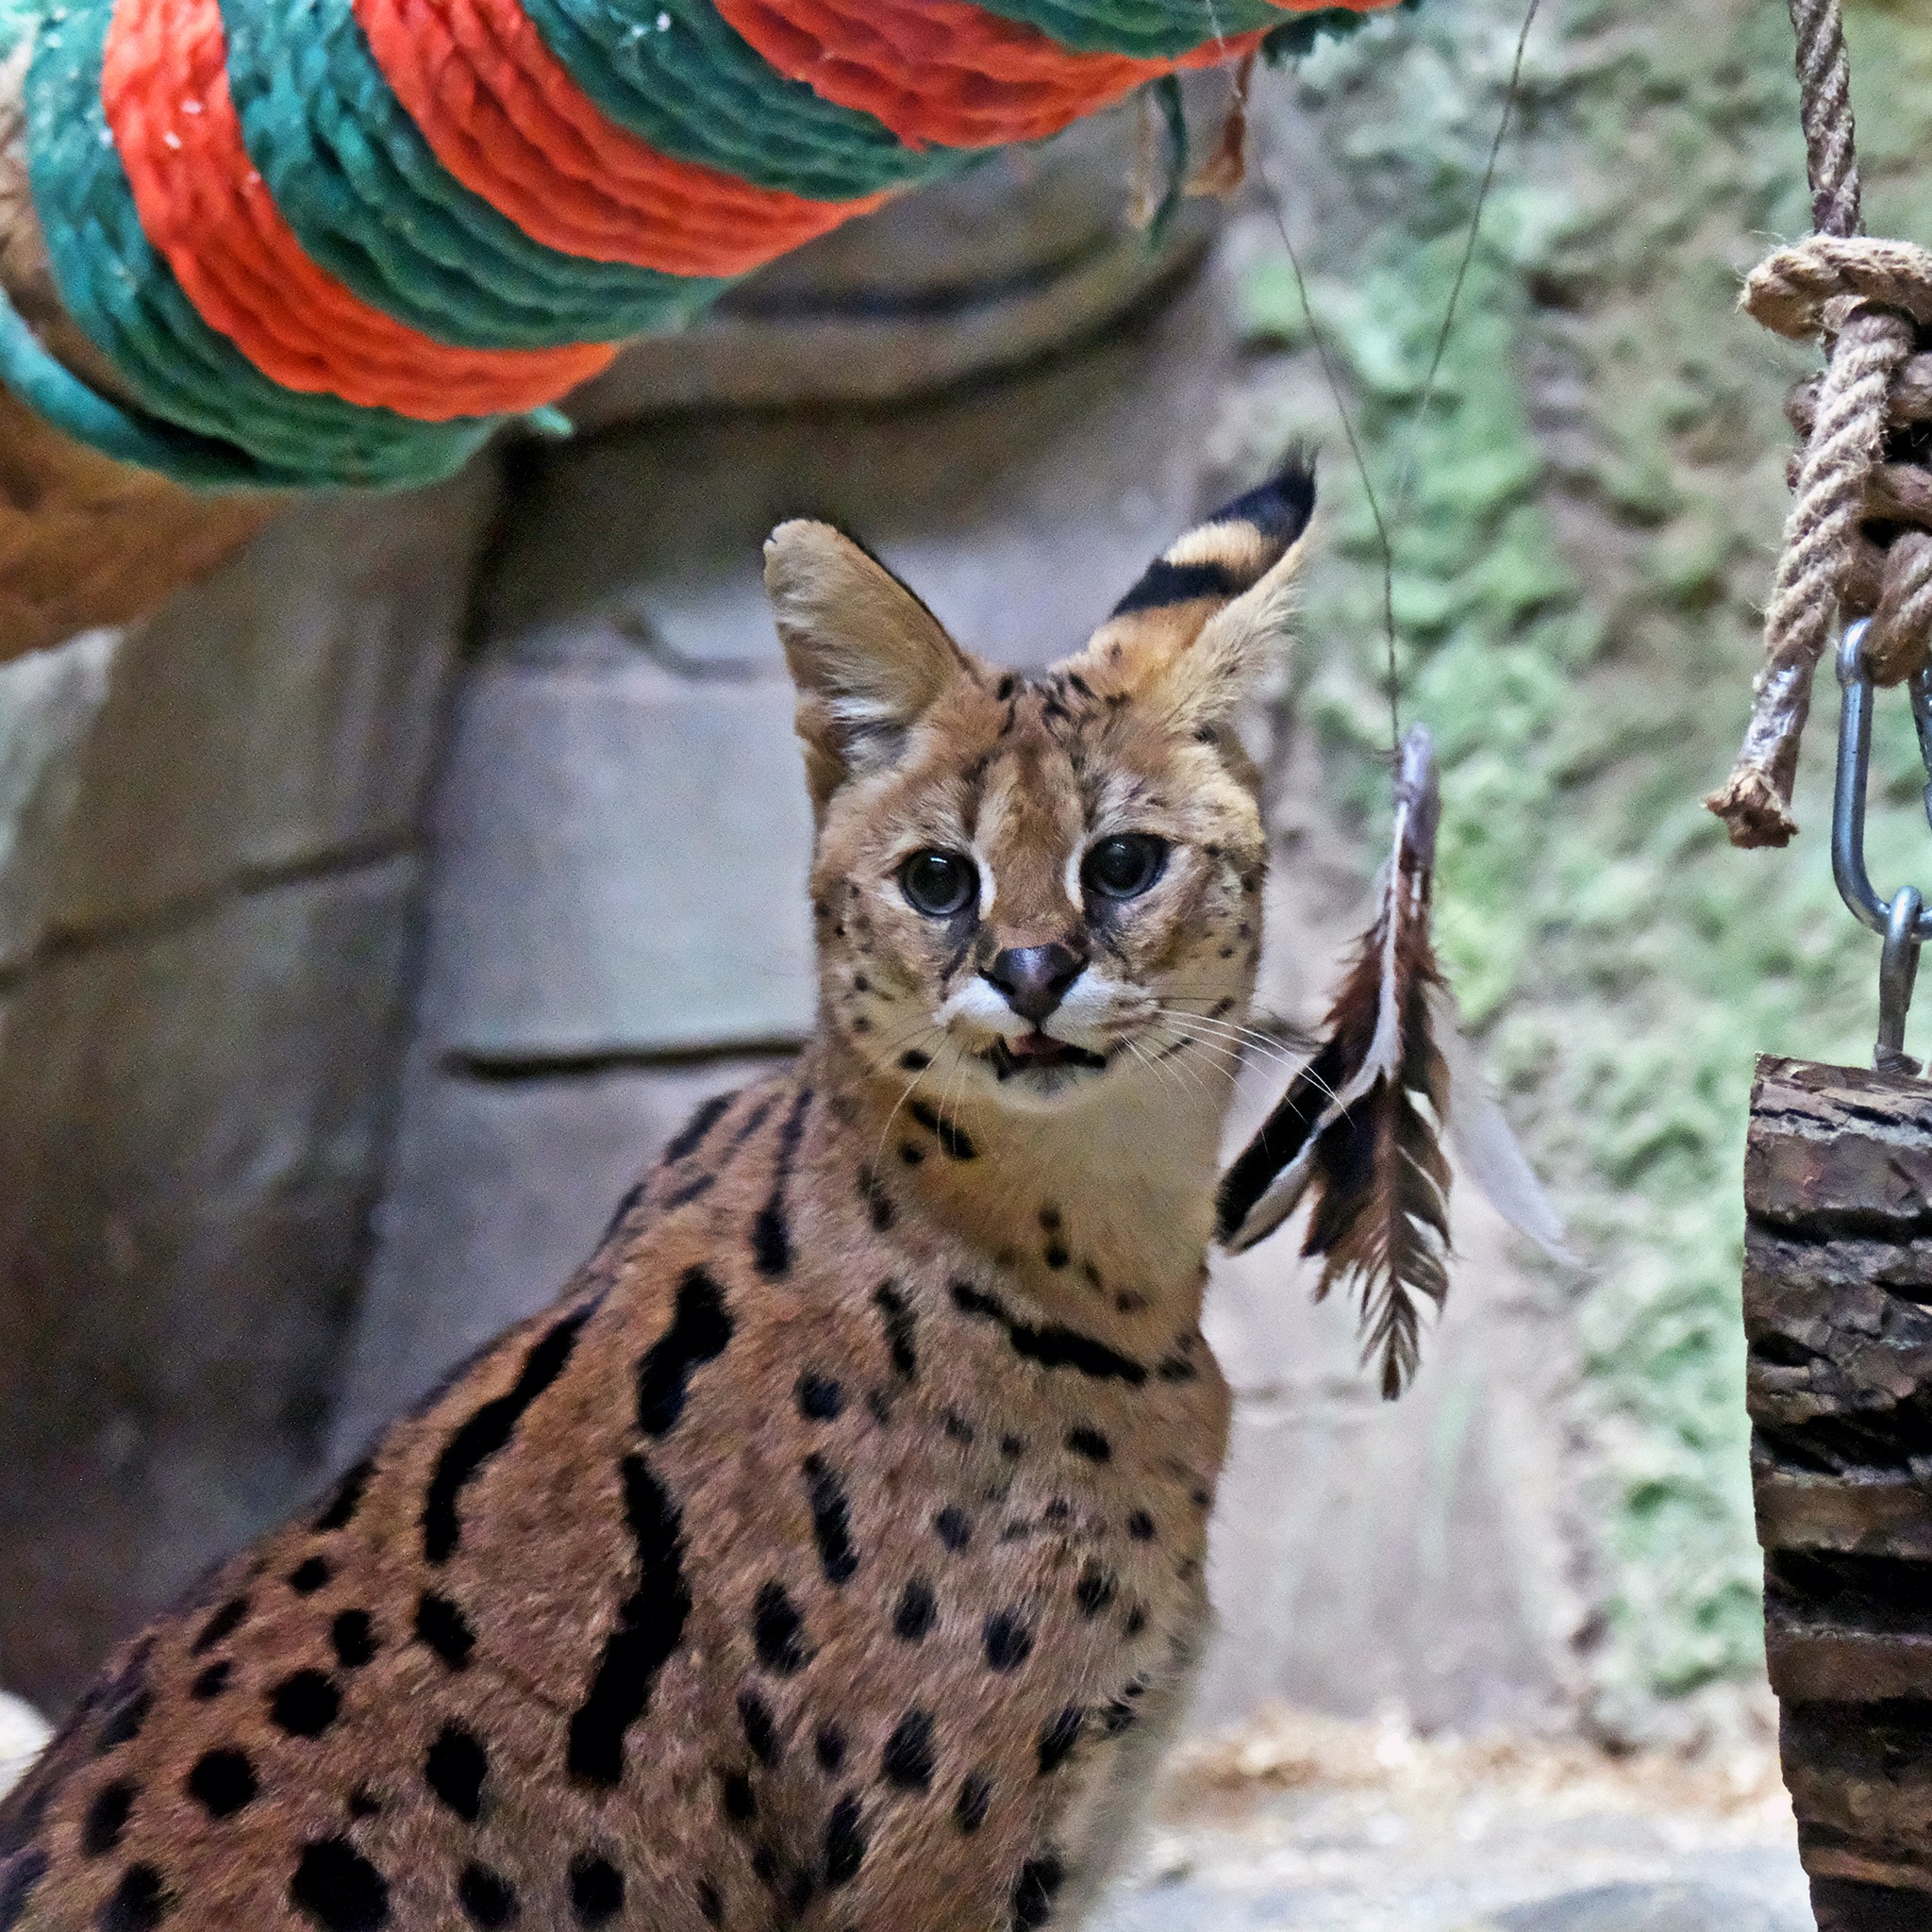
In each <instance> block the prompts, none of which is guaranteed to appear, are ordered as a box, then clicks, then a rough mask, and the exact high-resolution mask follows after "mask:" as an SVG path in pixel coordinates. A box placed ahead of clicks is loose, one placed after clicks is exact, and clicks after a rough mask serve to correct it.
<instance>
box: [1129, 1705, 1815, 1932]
mask: <svg viewBox="0 0 1932 1932" xmlns="http://www.w3.org/2000/svg"><path fill="white" fill-rule="evenodd" d="M1747 1728H1750V1729H1757V1727H1756V1726H1750V1727H1747ZM1810 1925H1811V1917H1810V1912H1809V1909H1808V1907H1807V1902H1806V1890H1805V1881H1804V1874H1803V1873H1802V1871H1801V1870H1800V1868H1799V1865H1798V1855H1797V1842H1796V1835H1795V1831H1794V1828H1793V1825H1792V1822H1791V1811H1790V1803H1789V1801H1788V1799H1787V1797H1786V1795H1785V1790H1784V1787H1783V1785H1782V1783H1781V1782H1780V1780H1779V1777H1778V1771H1777V1759H1776V1753H1775V1751H1774V1748H1773V1746H1772V1744H1771V1741H1770V1737H1769V1733H1768V1730H1763V1731H1761V1732H1760V1733H1759V1735H1757V1736H1754V1737H1750V1738H1748V1739H1747V1740H1744V1741H1737V1742H1733V1743H1730V1744H1727V1745H1724V1746H1719V1747H1713V1748H1711V1749H1709V1750H1707V1752H1706V1753H1705V1754H1704V1755H1703V1756H1702V1757H1699V1758H1695V1759H1686V1758H1682V1757H1667V1756H1663V1755H1660V1754H1656V1755H1654V1754H1637V1755H1631V1756H1626V1757H1607V1756H1606V1755H1604V1754H1603V1753H1602V1752H1600V1751H1598V1750H1596V1749H1595V1748H1594V1747H1592V1746H1591V1745H1590V1744H1588V1743H1585V1742H1582V1741H1580V1740H1575V1739H1574V1738H1571V1739H1533V1738H1528V1737H1524V1736H1521V1735H1513V1736H1512V1735H1508V1734H1498V1735H1494V1736H1491V1737H1489V1738H1485V1739H1476V1740H1456V1739H1423V1738H1418V1737H1417V1736H1415V1735H1414V1734H1413V1733H1412V1732H1410V1731H1409V1730H1408V1729H1407V1727H1406V1725H1405V1724H1402V1722H1401V1721H1400V1720H1399V1719H1396V1718H1394V1717H1392V1716H1391V1717H1390V1718H1387V1719H1385V1720H1383V1721H1382V1722H1380V1723H1372V1724H1356V1723H1349V1722H1345V1721H1343V1720H1340V1719H1335V1718H1325V1717H1318V1716H1313V1715H1310V1714H1308V1713H1306V1712H1293V1711H1286V1710H1277V1711H1274V1712H1271V1713H1270V1714H1268V1715H1267V1716H1266V1717H1264V1718H1263V1719H1261V1720H1259V1721H1257V1722H1256V1723H1254V1724H1249V1725H1247V1726H1244V1727H1243V1728H1242V1729H1241V1730H1239V1731H1235V1732H1230V1733H1228V1734H1226V1735H1224V1736H1223V1737H1221V1738H1218V1739H1215V1740H1209V1741H1206V1742H1201V1743H1195V1744H1191V1745H1188V1746H1186V1747H1184V1748H1183V1750H1182V1752H1181V1753H1180V1754H1179V1755H1178V1756H1177V1757H1176V1759H1175V1760H1174V1764H1173V1766H1172V1768H1171V1772H1170V1775H1169V1779H1168V1784H1167V1789H1166V1792H1165V1794H1164V1798H1163V1802H1162V1803H1161V1805H1160V1807H1159V1809H1158V1814H1157V1817H1156V1820H1155V1824H1154V1828H1153V1830H1152V1831H1151V1832H1150V1833H1149V1834H1148V1836H1147V1838H1146V1840H1145V1842H1144V1845H1143V1849H1142V1852H1141V1857H1140V1858H1139V1860H1138V1862H1137V1864H1136V1865H1135V1867H1134V1868H1133V1869H1132V1870H1130V1871H1129V1872H1128V1873H1127V1874H1124V1877H1123V1879H1122V1881H1121V1883H1120V1884H1119V1885H1118V1887H1117V1888H1116V1890H1115V1891H1114V1893H1113V1896H1112V1898H1111V1899H1110V1901H1109V1903H1108V1907H1107V1908H1106V1909H1105V1910H1104V1911H1103V1913H1102V1914H1101V1917H1100V1920H1099V1922H1098V1924H1097V1926H1096V1928H1095V1932H1344V1928H1345V1932H1809V1928H1810Z"/></svg>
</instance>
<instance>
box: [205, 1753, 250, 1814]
mask: <svg viewBox="0 0 1932 1932" xmlns="http://www.w3.org/2000/svg"><path fill="white" fill-rule="evenodd" d="M257 1790H258V1786H257V1784H256V1781H255V1767H254V1765H252V1764H251V1763H249V1761H248V1754H247V1753H246V1752H245V1751H237V1750H233V1749H223V1750H219V1751H204V1752H203V1753H202V1754H201V1756H200V1757H197V1758H196V1759H195V1760H194V1766H193V1769H192V1770H191V1771H190V1772H189V1774H188V1795H189V1796H190V1797H191V1798H192V1799H193V1800H194V1801H195V1803H196V1804H198V1805H199V1806H200V1807H201V1808H202V1809H203V1810H204V1811H206V1812H207V1813H208V1816H209V1817H210V1818H227V1817H229V1816H231V1815H232V1814H233V1813H235V1812H237V1811H239V1810H241V1809H242V1807H243V1806H244V1805H246V1804H248V1803H250V1802H251V1801H252V1800H253V1798H254V1796H255V1793H256V1791H257Z"/></svg>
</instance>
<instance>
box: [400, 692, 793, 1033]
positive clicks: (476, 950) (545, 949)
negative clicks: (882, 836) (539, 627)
mask: <svg viewBox="0 0 1932 1932" xmlns="http://www.w3.org/2000/svg"><path fill="white" fill-rule="evenodd" d="M791 708H792V698H791V687H790V686H789V685H788V684H786V683H784V682H782V681H779V680H775V679H772V680H766V681H761V682H752V683H733V684H692V683H689V682H685V681H680V680H677V679H675V678H672V677H669V676H667V675H664V674H663V673H661V672H658V671H655V670H652V669H650V668H649V667H641V668H638V669H634V670H632V671H627V672H622V673H617V674H613V675H606V676H600V677H592V676H587V675H576V674H573V673H555V672H553V673H532V672H524V671H496V672H491V673H488V674H486V675H483V676H481V677H480V678H479V679H478V680H477V681H476V682H475V685H474V686H473V687H472V689H471V691H470V692H469V694H468V698H467V700H466V702H465V704H464V707H463V711H462V717H461V721H460V724H459V725H458V730H457V735H456V741H455V744H454V748H453V751H452V754H451V759H450V768H449V777H448V782H447V784H446V786H445V787H444V790H443V792H442V796H441V801H440V804H439V806H438V809H437V822H438V851H439V857H440V865H441V870H440V873H439V875H438V878H437V883H436V891H435V895H434V913H433V924H432V938H431V945H430V961H429V967H428V975H427V981H426V987H425V1001H424V1028H425V1035H426V1036H427V1038H428V1039H429V1041H431V1042H432V1043H433V1044H434V1045H435V1046H436V1047H437V1048H438V1049H440V1050H441V1051H444V1052H451V1051H453V1052H456V1053H458V1054H461V1055H465V1056H472V1057H476V1058H487V1059H491V1060H504V1059H508V1060H517V1059H523V1058H532V1057H536V1058H573V1057H583V1056H591V1057H594V1056H597V1055H600V1054H608V1053H611V1052H625V1053H636V1052H666V1051H677V1050H683V1049H689V1048H692V1047H700V1046H703V1047H711V1048H715V1047H719V1046H725V1045H730V1044H734V1043H737V1044H746V1043H753V1044H765V1043H770V1042H774V1041H791V1040H796V1039H797V1038H799V1037H800V1036H801V1035H802V1034H804V1033H805V1032H806V1031H808V1028H809V1027H810V1024H811V1016H812V1009H813V1004H814V990H813V980H812V972H811V941H810V919H809V913H808V908H807V905H806V874H807V869H808V862H809V858H810V848H811V816H810V808H809V806H808V802H807V799H806V792H805V776H804V765H803V762H802V759H801V756H800V752H799V748H798V745H797V742H796V741H795V739H794V738H793V736H792V731H791Z"/></svg>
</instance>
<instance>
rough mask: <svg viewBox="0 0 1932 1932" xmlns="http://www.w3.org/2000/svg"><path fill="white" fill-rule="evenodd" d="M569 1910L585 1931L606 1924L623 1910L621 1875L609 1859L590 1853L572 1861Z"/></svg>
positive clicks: (622, 1882) (593, 1929) (622, 1876)
mask: <svg viewBox="0 0 1932 1932" xmlns="http://www.w3.org/2000/svg"><path fill="white" fill-rule="evenodd" d="M570 1908H571V1912H572V1915H573V1916H574V1917H575V1920H576V1922H577V1924H579V1925H582V1926H583V1927H585V1932H596V1928H597V1927H598V1926H599V1925H608V1924H609V1923H610V1922H611V1920H612V1919H614V1918H616V1916H617V1915H618V1913H619V1912H621V1911H622V1910H623V1909H624V1874H623V1873H622V1872H620V1871H619V1870H618V1869H617V1867H616V1866H615V1865H613V1864H612V1863H611V1862H610V1860H609V1859H608V1858H600V1857H596V1856H594V1855H593V1854H591V1853H585V1854H584V1855H582V1856H581V1857H577V1858H575V1859H573V1860H572V1862H571V1868H570Z"/></svg>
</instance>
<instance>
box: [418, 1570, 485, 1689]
mask: <svg viewBox="0 0 1932 1932" xmlns="http://www.w3.org/2000/svg"><path fill="white" fill-rule="evenodd" d="M416 1635H417V1636H418V1637H419V1638H421V1639H422V1640H423V1641H424V1642H425V1643H426V1644H427V1645H428V1646H429V1648H430V1649H431V1650H433V1651H434V1652H435V1653H436V1654H437V1656H438V1657H441V1659H442V1660H443V1662H444V1663H446V1664H447V1665H448V1666H449V1667H450V1669H451V1670H453V1671H460V1670H466V1669H467V1668H468V1667H469V1662H470V1653H471V1652H472V1651H473V1650H475V1647H476V1633H475V1631H474V1630H472V1629H471V1628H470V1620H469V1619H468V1618H467V1617H466V1616H464V1615H463V1613H462V1611H461V1610H460V1609H458V1607H457V1606H456V1605H455V1604H453V1603H451V1602H450V1600H449V1598H448V1597H446V1596H438V1595H437V1594H436V1592H435V1591H431V1590H425V1591H424V1592H423V1593H422V1595H421V1596H419V1597H418V1598H417V1599H416Z"/></svg>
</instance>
